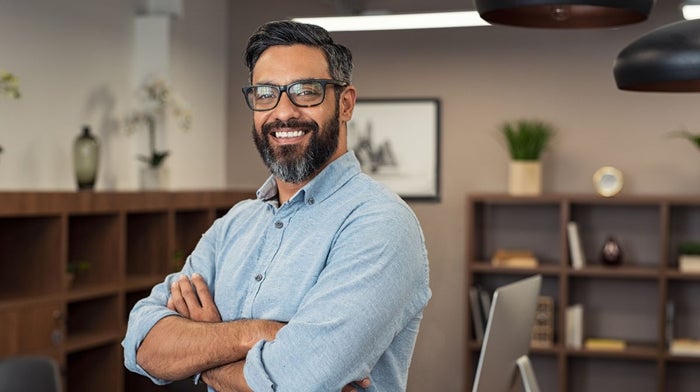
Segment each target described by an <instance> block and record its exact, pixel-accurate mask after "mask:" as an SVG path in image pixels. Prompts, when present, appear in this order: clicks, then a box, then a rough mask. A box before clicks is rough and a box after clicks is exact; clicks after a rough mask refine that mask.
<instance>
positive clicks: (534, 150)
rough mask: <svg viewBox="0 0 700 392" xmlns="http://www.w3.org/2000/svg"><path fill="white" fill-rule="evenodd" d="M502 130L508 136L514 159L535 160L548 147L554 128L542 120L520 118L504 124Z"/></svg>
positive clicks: (510, 151) (507, 139)
mask: <svg viewBox="0 0 700 392" xmlns="http://www.w3.org/2000/svg"><path fill="white" fill-rule="evenodd" d="M501 132H502V133H503V135H504V136H505V138H506V142H507V144H508V151H509V153H510V157H511V158H512V159H513V160H517V161H535V160H538V159H540V155H541V154H542V152H543V151H544V150H545V149H546V148H547V145H548V144H549V141H550V139H551V137H552V135H553V134H554V129H553V128H552V126H551V125H549V124H546V123H544V122H541V121H531V120H520V121H518V122H516V123H505V124H503V126H502V128H501Z"/></svg>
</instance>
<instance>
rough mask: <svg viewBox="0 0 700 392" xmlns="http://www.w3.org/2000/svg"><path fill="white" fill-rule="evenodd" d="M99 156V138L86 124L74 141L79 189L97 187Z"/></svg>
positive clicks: (75, 167)
mask: <svg viewBox="0 0 700 392" xmlns="http://www.w3.org/2000/svg"><path fill="white" fill-rule="evenodd" d="M99 157H100V145H99V143H98V142H97V138H95V136H93V135H92V134H91V133H90V127H89V126H84V127H83V131H82V133H81V134H80V135H79V136H78V137H77V138H76V139H75V142H74V143H73V167H74V169H75V179H76V181H77V183H78V189H80V190H90V189H93V188H94V187H95V180H96V179H97V167H98V164H99Z"/></svg>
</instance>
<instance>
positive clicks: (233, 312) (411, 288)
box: [122, 152, 431, 392]
mask: <svg viewBox="0 0 700 392" xmlns="http://www.w3.org/2000/svg"><path fill="white" fill-rule="evenodd" d="M194 272H198V273H199V274H201V275H202V276H203V277H204V279H205V280H206V282H207V284H208V286H209V288H210V290H211V292H212V294H213V296H214V300H215V302H216V304H217V307H218V309H219V312H220V313H221V317H222V319H223V320H236V319H267V320H277V321H283V322H287V323H288V324H287V325H285V326H284V327H283V328H282V329H280V330H279V332H278V333H277V336H276V338H275V340H274V341H264V340H263V341H260V342H258V343H257V344H256V345H255V346H254V347H253V349H251V350H250V351H249V352H248V355H247V357H246V363H245V367H244V370H243V371H244V376H245V378H246V381H247V383H248V385H249V386H250V387H251V388H252V389H253V390H254V391H258V392H261V391H277V392H285V391H290V392H300V391H319V392H329V391H330V392H336V391H340V390H341V388H342V387H343V386H344V385H346V384H348V383H350V382H352V381H354V380H361V379H362V378H364V377H366V376H368V375H369V376H370V379H371V382H372V385H371V387H370V388H369V389H368V390H369V391H390V392H394V391H403V390H405V389H406V380H407V377H408V368H409V364H410V361H411V356H412V354H413V349H414V346H415V342H416V336H417V334H418V327H419V324H420V321H421V318H422V315H423V308H424V307H425V306H426V304H427V303H428V300H429V298H430V296H431V292H430V288H429V286H428V258H427V252H426V249H425V241H424V238H423V233H422V231H421V228H420V225H419V223H418V220H417V219H416V217H415V215H414V214H413V212H412V211H411V209H410V208H409V207H408V205H406V203H404V202H403V200H401V199H400V198H399V197H398V196H396V195H395V194H393V193H392V192H390V191H389V190H387V189H386V188H385V187H384V186H382V185H380V184H379V183H377V182H376V181H374V180H372V179H371V178H370V177H369V176H367V175H365V174H363V173H362V172H361V170H360V165H359V162H358V161H357V159H356V157H355V155H354V154H353V153H352V152H348V153H346V154H344V155H343V156H342V157H340V158H338V159H336V160H335V161H333V162H332V163H331V164H330V165H328V166H327V167H326V168H325V169H324V170H323V171H322V172H321V173H319V175H318V176H316V177H315V178H314V179H313V180H312V181H310V182H309V183H308V184H307V185H306V186H304V187H303V188H302V189H301V190H300V191H299V192H297V193H296V194H295V195H294V196H293V197H292V198H291V199H290V200H289V201H287V202H286V203H284V204H283V205H282V206H279V207H278V203H277V187H276V185H275V182H274V179H273V178H272V177H270V178H269V179H268V180H267V181H266V182H265V184H264V185H263V186H262V187H261V188H260V189H259V190H258V192H257V199H255V200H247V201H243V202H240V203H238V204H237V205H236V206H234V207H233V208H232V209H231V210H230V211H229V212H228V213H227V214H226V215H225V216H224V217H222V218H220V219H218V220H217V221H216V222H215V223H214V224H213V225H212V227H211V228H210V229H209V230H207V232H206V233H205V234H204V235H203V237H202V239H201V240H200V241H199V243H198V244H197V246H196V248H195V250H194V251H193V253H192V254H191V255H190V256H189V257H188V259H187V262H186V264H185V266H184V268H183V270H182V273H185V274H187V275H191V274H192V273H194ZM177 277H178V274H172V275H169V276H168V277H166V279H165V282H163V283H161V284H158V285H156V286H155V287H154V289H153V291H152V292H151V295H150V296H149V297H147V298H145V299H143V300H141V301H139V302H138V303H137V304H136V306H134V308H133V310H132V311H131V314H130V316H129V325H128V328H127V333H126V337H125V338H124V341H123V342H122V345H123V347H124V357H125V358H124V359H125V361H124V362H125V365H126V367H127V368H128V369H130V370H132V371H134V372H137V373H140V374H143V375H146V376H148V377H150V378H151V379H152V380H153V381H154V382H156V383H159V384H163V383H166V381H165V380H159V379H155V378H153V377H151V376H149V375H148V374H147V373H146V372H145V371H144V370H143V369H142V368H141V367H140V366H139V365H138V364H137V363H136V350H137V348H138V347H139V345H140V344H141V342H142V341H143V339H144V338H145V336H146V334H147V333H148V331H149V330H150V329H151V328H152V327H153V325H154V324H155V323H156V322H157V321H158V320H160V319H162V318H163V317H166V316H169V315H173V314H174V312H172V311H170V310H168V309H167V308H166V301H167V298H168V295H169V291H168V288H169V287H170V285H171V283H172V282H173V281H174V280H175V279H177Z"/></svg>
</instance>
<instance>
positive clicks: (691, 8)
mask: <svg viewBox="0 0 700 392" xmlns="http://www.w3.org/2000/svg"><path fill="white" fill-rule="evenodd" d="M681 9H682V10H683V18H684V19H687V20H690V19H700V5H697V4H693V5H688V4H686V5H684V6H683V7H682V8H681Z"/></svg>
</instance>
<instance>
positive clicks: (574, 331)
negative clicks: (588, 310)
mask: <svg viewBox="0 0 700 392" xmlns="http://www.w3.org/2000/svg"><path fill="white" fill-rule="evenodd" d="M582 345H583V305H581V304H574V305H570V306H569V307H567V308H566V347H569V348H574V349H580V348H581V347H582Z"/></svg>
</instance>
